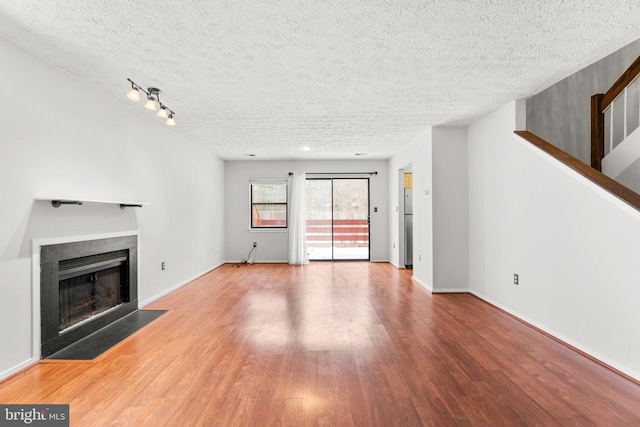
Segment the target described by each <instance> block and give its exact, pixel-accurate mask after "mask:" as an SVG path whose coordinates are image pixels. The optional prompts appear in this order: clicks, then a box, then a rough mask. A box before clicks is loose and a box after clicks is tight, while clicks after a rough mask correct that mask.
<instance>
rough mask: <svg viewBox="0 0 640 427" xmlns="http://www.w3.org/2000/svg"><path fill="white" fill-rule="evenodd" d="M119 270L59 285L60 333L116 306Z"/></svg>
mask: <svg viewBox="0 0 640 427" xmlns="http://www.w3.org/2000/svg"><path fill="white" fill-rule="evenodd" d="M121 269H122V268H121V266H117V267H111V268H107V269H104V270H100V271H96V272H93V273H86V274H82V275H80V276H76V277H72V278H69V279H65V280H61V281H60V296H59V304H60V308H59V316H60V329H59V330H60V331H63V330H65V329H67V328H70V327H72V326H74V325H76V324H78V323H81V322H83V321H85V320H87V319H89V318H91V317H93V316H97V315H98V314H100V313H103V312H105V311H107V310H109V309H111V308H113V307H116V306H117V305H118V304H120V280H121V276H122V272H121Z"/></svg>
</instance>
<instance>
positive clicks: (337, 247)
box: [306, 178, 370, 261]
mask: <svg viewBox="0 0 640 427" xmlns="http://www.w3.org/2000/svg"><path fill="white" fill-rule="evenodd" d="M306 191H307V198H306V199H307V205H306V233H307V252H308V254H309V260H311V261H369V257H370V245H369V237H370V236H369V233H370V227H369V226H370V213H369V178H308V179H307V182H306Z"/></svg>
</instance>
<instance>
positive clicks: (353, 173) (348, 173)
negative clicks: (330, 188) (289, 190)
mask: <svg viewBox="0 0 640 427" xmlns="http://www.w3.org/2000/svg"><path fill="white" fill-rule="evenodd" d="M291 175H293V172H289V176H291ZM307 175H378V171H374V172H308V173H307Z"/></svg>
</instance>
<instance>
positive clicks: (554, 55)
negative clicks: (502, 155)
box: [0, 0, 640, 159]
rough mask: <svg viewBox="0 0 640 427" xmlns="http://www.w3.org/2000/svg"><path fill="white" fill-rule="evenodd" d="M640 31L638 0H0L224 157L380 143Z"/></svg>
mask: <svg viewBox="0 0 640 427" xmlns="http://www.w3.org/2000/svg"><path fill="white" fill-rule="evenodd" d="M639 34H640V0H634V1H627V0H610V1H607V0H548V1H531V0H421V1H418V0H405V1H402V0H395V1H393V0H386V1H381V0H351V1H345V0H325V1H321V0H313V1H311V0H308V1H295V0H284V1H277V0H262V1H259V0H243V1H237V0H236V1H217V0H216V1H214V0H189V1H179V0H178V1H176V0H173V1H169V0H153V1H151V0H136V1H130V0H111V1H108V2H104V1H87V0H74V1H60V0H47V1H42V0H20V1H7V0H0V35H1V36H3V37H5V38H6V39H8V40H9V41H11V42H13V43H15V44H16V45H18V46H20V47H22V48H23V49H25V50H26V51H28V52H30V53H32V54H34V55H35V56H37V57H39V58H41V59H43V60H44V61H46V62H48V63H51V64H53V65H55V66H57V67H59V68H61V69H63V70H65V71H67V72H69V73H70V74H72V75H73V76H75V77H77V78H78V79H80V80H82V81H85V82H86V83H87V84H89V85H91V86H94V87H95V88H97V89H98V90H100V91H102V92H104V93H105V94H106V95H107V96H109V97H112V98H113V99H116V100H118V101H121V102H122V103H123V108H124V107H125V105H126V103H129V102H130V101H128V100H127V99H126V97H125V93H126V91H127V90H128V88H129V85H128V83H127V81H126V78H127V77H129V78H131V79H133V80H134V81H136V82H137V83H139V84H140V85H142V86H143V87H148V86H156V87H159V88H161V89H162V90H163V93H162V96H161V98H162V100H163V101H164V102H165V103H166V104H168V105H169V106H170V107H171V108H173V109H174V110H176V112H177V115H176V121H177V122H178V126H177V127H176V128H175V129H173V130H172V131H175V132H178V133H180V134H182V135H184V136H185V137H187V138H190V139H193V140H194V141H196V142H198V143H200V144H203V145H205V146H206V147H208V148H209V149H210V150H212V151H213V152H214V153H216V154H218V155H220V156H221V157H222V158H225V159H246V157H244V156H246V155H247V154H249V153H254V154H255V155H256V158H258V159H260V158H262V159H265V158H281V159H282V158H354V155H355V153H367V157H369V158H386V157H389V156H390V155H392V154H393V153H394V152H396V151H397V150H399V149H400V148H402V147H403V146H404V145H406V144H407V143H408V142H410V141H411V139H412V138H413V137H415V136H416V135H417V134H418V133H419V132H421V131H422V130H424V129H425V128H426V127H427V126H431V125H443V124H445V125H446V124H450V125H453V124H468V123H471V122H472V121H473V120H474V119H476V118H478V117H480V116H481V115H483V114H486V113H487V112H489V111H492V110H494V109H496V108H497V107H499V106H501V105H502V104H504V103H506V102H508V101H510V100H513V99H516V98H522V97H527V96H530V95H533V94H535V93H537V92H539V91H540V90H542V89H544V88H546V87H548V86H549V85H551V84H553V83H555V82H556V81H558V80H560V79H562V78H564V77H566V76H567V75H569V74H571V73H572V72H574V71H577V70H578V69H580V68H582V67H584V66H586V65H588V64H590V63H592V62H595V61H596V60H598V59H600V58H602V57H604V56H606V55H607V54H609V53H611V52H613V51H615V50H617V49H619V48H621V47H623V46H625V45H627V44H629V43H631V42H632V41H634V40H636V39H637V38H638V35H639ZM0 69H1V67H0ZM136 107H137V106H136ZM158 125H159V126H160V125H161V124H160V123H158ZM305 145H306V146H309V147H311V150H310V151H307V152H305V151H302V150H301V147H303V146H305Z"/></svg>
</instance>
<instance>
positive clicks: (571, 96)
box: [527, 39, 640, 164]
mask: <svg viewBox="0 0 640 427" xmlns="http://www.w3.org/2000/svg"><path fill="white" fill-rule="evenodd" d="M639 55H640V39H638V40H636V41H635V42H633V43H631V44H629V45H627V46H625V47H623V48H622V49H620V50H618V51H616V52H614V53H612V54H611V55H609V56H607V57H605V58H603V59H601V60H600V61H598V62H596V63H594V64H591V65H589V66H588V67H586V68H583V69H582V70H580V71H578V72H576V73H574V74H572V75H570V76H569V77H567V78H565V79H564V80H561V81H559V82H558V83H556V84H554V85H553V86H551V87H549V88H547V89H545V90H543V91H542V92H540V93H538V94H537V95H534V96H532V97H530V98H529V99H527V130H529V131H531V132H533V133H535V134H536V135H538V136H540V137H541V138H544V139H546V140H547V141H549V142H550V143H551V144H553V145H555V146H556V147H558V148H560V149H562V150H564V151H566V152H567V153H569V154H571V155H573V156H574V157H577V158H578V159H580V160H582V161H583V162H585V163H587V164H590V163H591V123H590V117H591V96H592V95H594V94H596V93H604V92H605V91H607V90H608V89H609V88H610V87H611V85H612V84H613V83H614V82H615V81H616V80H617V79H618V77H620V75H621V74H622V73H623V72H624V71H625V70H626V69H627V68H628V67H629V65H631V63H633V61H635V59H636V58H637V57H638V56H639Z"/></svg>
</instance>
